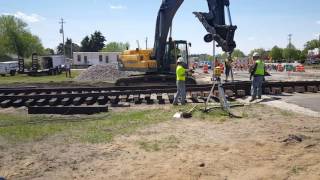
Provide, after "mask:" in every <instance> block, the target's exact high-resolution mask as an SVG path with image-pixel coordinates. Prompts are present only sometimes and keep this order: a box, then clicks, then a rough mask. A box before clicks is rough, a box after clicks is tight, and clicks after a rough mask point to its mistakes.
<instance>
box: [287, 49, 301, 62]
mask: <svg viewBox="0 0 320 180" xmlns="http://www.w3.org/2000/svg"><path fill="white" fill-rule="evenodd" d="M299 57H300V54H299V50H297V49H294V48H285V49H284V50H283V58H284V59H287V60H288V61H292V60H299Z"/></svg>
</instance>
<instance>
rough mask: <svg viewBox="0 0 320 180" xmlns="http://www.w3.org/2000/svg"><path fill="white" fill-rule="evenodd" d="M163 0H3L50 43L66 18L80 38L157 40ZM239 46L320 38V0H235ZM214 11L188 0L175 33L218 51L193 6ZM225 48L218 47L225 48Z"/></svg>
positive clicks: (195, 46)
mask: <svg viewBox="0 0 320 180" xmlns="http://www.w3.org/2000/svg"><path fill="white" fill-rule="evenodd" d="M161 1H162V0H0V14H2V15H8V14H10V15H14V16H16V17H19V18H21V19H23V20H24V21H25V22H27V23H28V25H29V26H28V27H29V29H30V31H31V32H32V33H33V34H35V35H37V36H39V37H40V39H41V41H42V43H43V45H44V46H45V47H46V48H54V49H55V48H56V47H57V45H58V44H59V43H60V42H61V41H62V36H61V34H60V33H59V29H60V24H59V21H60V19H61V18H64V20H65V21H66V24H65V25H64V27H65V36H66V37H68V38H72V39H73V42H75V43H78V44H80V42H81V40H82V39H83V38H84V37H85V36H86V35H90V34H92V33H93V32H94V31H95V30H99V31H101V32H102V34H103V35H104V36H105V37H106V39H107V42H111V41H116V42H129V43H130V45H131V48H136V47H137V43H136V41H137V40H139V42H140V45H141V46H142V47H145V39H146V37H148V44H149V47H150V46H151V45H153V39H154V30H155V24H156V17H157V13H158V10H159V7H160V4H161ZM230 3H231V6H230V9H231V15H232V21H233V24H235V25H237V26H238V29H237V31H236V35H235V41H236V43H237V48H239V49H241V50H242V51H244V52H245V53H249V52H250V50H252V49H254V48H265V49H271V48H272V47H273V46H274V45H278V46H280V47H285V46H286V45H287V44H288V34H292V35H293V37H292V42H293V44H294V45H295V46H296V47H297V48H303V45H304V44H305V42H306V41H308V40H311V39H316V38H318V36H319V33H320V11H319V7H320V1H319V0H230ZM194 11H198V12H208V7H207V2H206V0H185V1H184V3H183V4H182V6H181V8H180V9H179V11H178V12H177V14H176V16H175V19H174V21H173V38H174V39H176V40H187V41H189V42H191V43H192V47H191V53H192V54H199V53H208V54H212V49H213V48H212V44H211V43H205V42H204V41H203V37H204V35H205V34H206V31H205V29H204V27H203V26H202V24H201V23H200V22H199V20H198V19H197V18H196V17H195V16H194V15H193V14H192V12H194ZM220 52H221V50H220V48H219V49H218V53H220Z"/></svg>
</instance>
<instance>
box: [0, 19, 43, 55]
mask: <svg viewBox="0 0 320 180" xmlns="http://www.w3.org/2000/svg"><path fill="white" fill-rule="evenodd" d="M0 42H1V43H0V46H1V49H2V50H1V53H3V54H16V55H18V56H20V57H30V56H31V54H32V53H39V54H42V53H43V46H42V44H41V41H40V39H39V38H38V37H37V36H35V35H32V34H31V33H30V32H29V31H28V29H27V24H26V23H25V22H23V21H22V20H20V19H18V18H16V17H14V16H6V15H2V16H0Z"/></svg>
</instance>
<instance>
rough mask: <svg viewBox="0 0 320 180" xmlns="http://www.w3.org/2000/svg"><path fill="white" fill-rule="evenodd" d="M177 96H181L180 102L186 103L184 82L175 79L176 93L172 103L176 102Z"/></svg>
mask: <svg viewBox="0 0 320 180" xmlns="http://www.w3.org/2000/svg"><path fill="white" fill-rule="evenodd" d="M179 98H181V104H182V105H183V104H185V103H186V82H185V81H177V94H176V95H175V96H174V100H173V104H178V101H179Z"/></svg>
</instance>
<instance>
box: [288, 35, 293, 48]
mask: <svg viewBox="0 0 320 180" xmlns="http://www.w3.org/2000/svg"><path fill="white" fill-rule="evenodd" d="M288 36H289V49H291V48H292V44H291V42H292V36H293V35H292V34H289V35H288Z"/></svg>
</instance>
